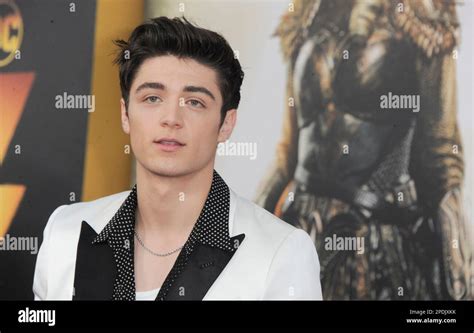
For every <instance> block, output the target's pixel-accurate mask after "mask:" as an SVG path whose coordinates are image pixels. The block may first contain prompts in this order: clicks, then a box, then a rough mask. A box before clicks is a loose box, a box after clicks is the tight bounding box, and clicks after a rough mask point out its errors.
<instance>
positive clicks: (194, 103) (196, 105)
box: [188, 99, 204, 108]
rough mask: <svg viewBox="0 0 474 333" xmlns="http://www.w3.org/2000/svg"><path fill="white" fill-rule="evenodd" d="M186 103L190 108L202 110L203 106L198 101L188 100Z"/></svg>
mask: <svg viewBox="0 0 474 333" xmlns="http://www.w3.org/2000/svg"><path fill="white" fill-rule="evenodd" d="M188 103H190V104H191V106H193V107H198V108H203V107H204V104H202V103H201V102H200V101H198V100H197V99H190V100H189V101H188Z"/></svg>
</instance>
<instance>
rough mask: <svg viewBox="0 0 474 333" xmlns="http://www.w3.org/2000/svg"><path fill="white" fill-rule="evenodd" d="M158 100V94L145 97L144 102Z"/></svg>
mask: <svg viewBox="0 0 474 333" xmlns="http://www.w3.org/2000/svg"><path fill="white" fill-rule="evenodd" d="M159 100H160V99H159V98H158V96H148V97H147V98H145V102H148V103H156V102H158V101H159Z"/></svg>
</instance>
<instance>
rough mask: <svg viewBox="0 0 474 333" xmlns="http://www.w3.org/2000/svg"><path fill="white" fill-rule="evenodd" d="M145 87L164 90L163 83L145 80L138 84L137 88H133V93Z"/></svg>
mask: <svg viewBox="0 0 474 333" xmlns="http://www.w3.org/2000/svg"><path fill="white" fill-rule="evenodd" d="M147 88H151V89H160V90H165V85H164V84H163V83H160V82H145V83H142V84H140V85H139V86H138V88H137V89H136V90H135V93H138V92H139V91H140V90H143V89H147Z"/></svg>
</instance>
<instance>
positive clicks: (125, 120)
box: [120, 98, 130, 134]
mask: <svg viewBox="0 0 474 333" xmlns="http://www.w3.org/2000/svg"><path fill="white" fill-rule="evenodd" d="M120 114H121V117H122V129H123V131H124V132H125V133H127V134H130V124H129V119H128V112H127V105H126V104H125V101H124V99H123V98H121V99H120Z"/></svg>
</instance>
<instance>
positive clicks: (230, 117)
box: [217, 109, 237, 142]
mask: <svg viewBox="0 0 474 333" xmlns="http://www.w3.org/2000/svg"><path fill="white" fill-rule="evenodd" d="M236 121H237V109H231V110H229V111H227V113H226V114H225V118H224V121H223V123H222V125H221V128H220V129H219V136H218V137H217V141H218V142H225V141H227V140H228V139H229V138H230V135H231V134H232V131H233V130H234V127H235V123H236Z"/></svg>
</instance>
